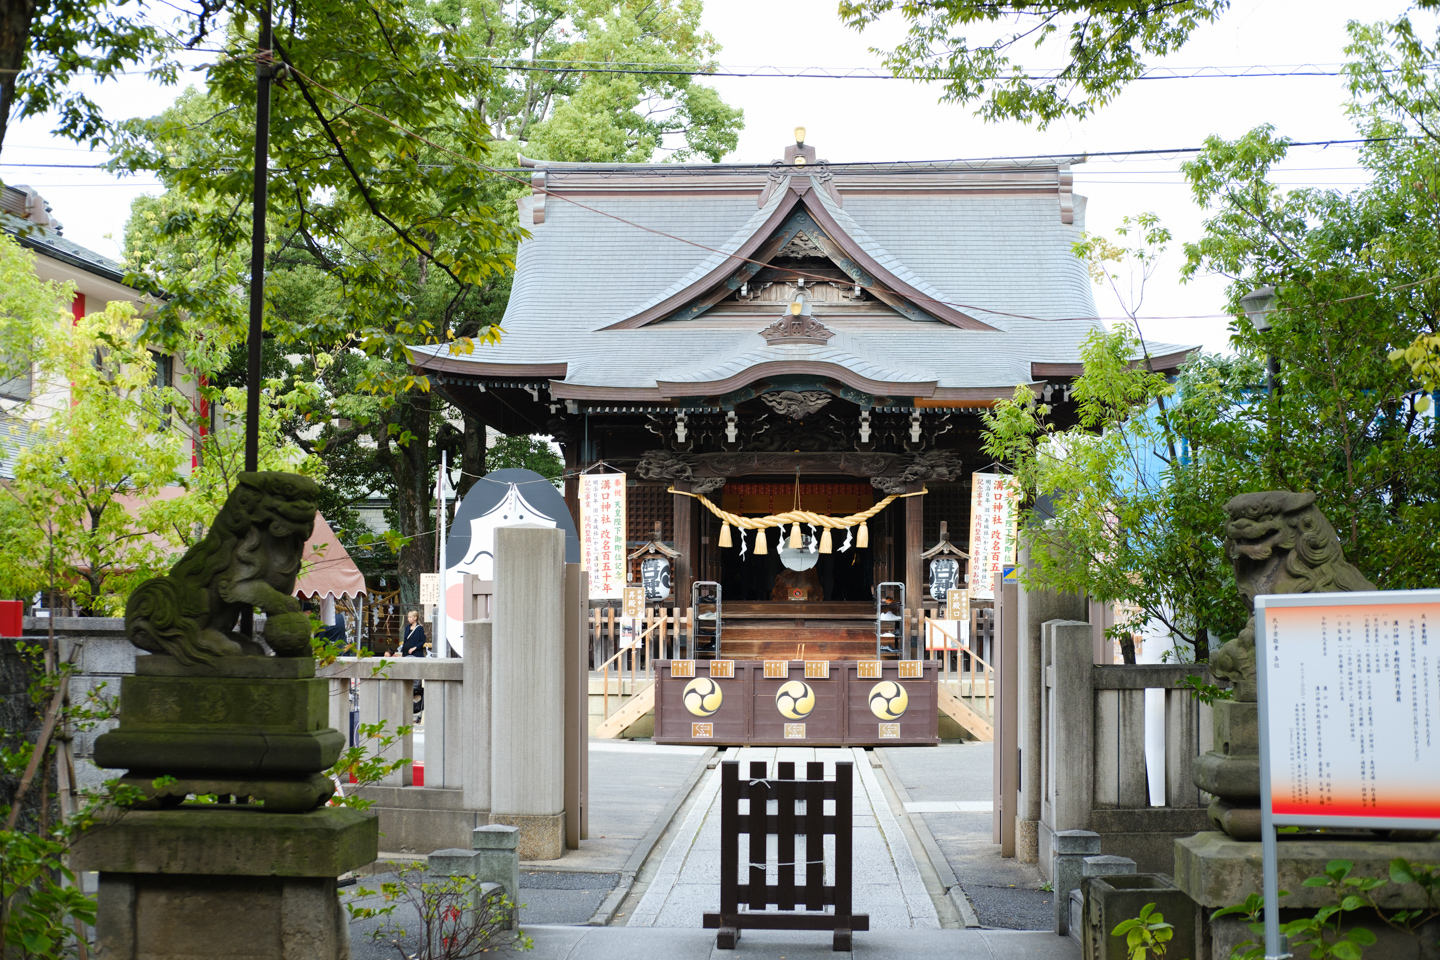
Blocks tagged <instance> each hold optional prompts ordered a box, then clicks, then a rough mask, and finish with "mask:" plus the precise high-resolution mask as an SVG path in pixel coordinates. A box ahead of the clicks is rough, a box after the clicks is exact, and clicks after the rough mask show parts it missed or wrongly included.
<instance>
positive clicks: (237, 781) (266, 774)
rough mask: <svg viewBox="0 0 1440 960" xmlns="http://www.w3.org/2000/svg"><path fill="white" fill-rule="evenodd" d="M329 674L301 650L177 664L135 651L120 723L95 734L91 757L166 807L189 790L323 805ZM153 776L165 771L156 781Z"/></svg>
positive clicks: (332, 737)
mask: <svg viewBox="0 0 1440 960" xmlns="http://www.w3.org/2000/svg"><path fill="white" fill-rule="evenodd" d="M328 697H329V682H328V681H326V680H320V679H316V678H315V661H314V660H313V659H311V658H309V657H303V658H293V657H224V658H221V659H219V660H217V661H216V663H215V664H214V665H213V666H203V665H200V666H186V665H185V664H182V663H181V662H180V661H179V660H176V659H175V658H174V657H168V656H163V655H159V654H155V655H151V656H148V657H137V658H136V661H135V674H134V675H133V676H128V677H125V678H124V679H123V680H121V682H120V726H119V727H118V728H117V729H115V730H112V731H111V732H109V733H106V734H103V735H101V736H100V737H98V738H97V739H96V740H95V762H96V763H97V764H99V765H100V766H102V767H118V768H121V769H125V770H127V771H128V772H127V773H126V775H125V776H124V777H122V778H121V782H123V783H126V784H128V785H130V786H133V787H137V788H139V789H140V790H142V791H144V792H145V793H146V794H148V795H149V796H150V798H151V799H150V802H149V803H147V804H145V805H146V806H150V807H162V806H175V805H177V804H180V803H182V802H183V801H184V800H185V798H186V796H187V795H189V794H197V795H198V794H219V795H222V796H236V797H246V798H249V799H251V800H257V801H263V803H264V805H265V807H266V809H267V810H270V811H272V812H274V811H281V812H291V813H300V812H303V811H306V810H313V809H315V808H316V807H318V806H320V805H321V804H323V803H324V802H325V801H326V800H328V799H329V798H330V796H331V795H332V794H333V793H334V792H335V785H334V784H333V783H331V781H330V780H329V779H328V778H326V777H325V776H323V775H322V774H321V773H320V771H323V770H325V769H326V768H327V767H329V766H330V765H331V764H333V763H334V762H335V761H336V759H337V758H338V757H339V756H340V751H341V750H342V749H343V748H344V746H345V737H344V735H343V734H341V733H340V732H339V731H337V730H332V729H330V727H329V717H330V711H329V699H328ZM159 777H167V778H174V780H173V782H171V783H169V785H167V786H163V787H159V788H157V787H155V786H154V785H153V784H154V781H155V780H156V779H157V778H159Z"/></svg>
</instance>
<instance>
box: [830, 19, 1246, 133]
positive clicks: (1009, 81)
mask: <svg viewBox="0 0 1440 960" xmlns="http://www.w3.org/2000/svg"><path fill="white" fill-rule="evenodd" d="M1229 7H1230V0H1186V2H1183V3H1173V2H1168V0H1141V2H1121V0H1041V2H1038V3H1032V2H1024V0H1002V2H998V3H995V2H987V0H941V2H937V3H921V2H916V0H901V2H896V0H841V3H840V18H841V20H842V21H844V22H845V23H846V24H847V25H849V26H851V27H854V28H855V29H856V30H864V29H865V28H866V27H868V26H869V25H870V24H872V23H874V22H875V21H877V20H879V19H880V18H881V17H883V16H886V15H887V14H890V13H892V12H896V11H898V13H899V14H900V16H901V17H903V18H904V19H905V20H906V21H908V23H909V30H908V33H907V35H906V38H905V40H904V41H903V42H902V43H900V44H899V45H898V46H896V47H895V48H894V49H893V50H889V51H882V50H872V52H874V53H878V54H881V55H882V56H883V57H884V63H885V66H886V67H888V68H889V69H890V71H891V72H892V73H894V74H895V76H897V77H908V78H910V79H913V80H932V81H933V80H938V81H942V82H943V83H944V84H945V88H944V89H945V93H944V95H943V97H942V100H945V101H950V102H954V103H972V102H978V103H979V106H978V109H977V110H976V112H977V113H978V114H979V115H980V116H982V117H984V118H985V119H987V120H1002V119H1012V120H1020V121H1022V122H1025V123H1030V124H1034V125H1035V126H1036V127H1038V128H1039V129H1042V130H1043V129H1045V128H1046V127H1047V126H1049V125H1050V123H1052V122H1053V121H1055V120H1058V119H1060V118H1062V117H1076V118H1083V117H1086V116H1089V115H1090V114H1092V113H1094V112H1095V111H1096V110H1098V109H1099V108H1101V107H1103V106H1104V105H1105V104H1107V103H1109V102H1110V101H1111V100H1113V99H1115V97H1116V96H1118V95H1119V93H1120V91H1121V90H1123V89H1124V88H1125V85H1126V84H1127V83H1129V82H1130V81H1132V80H1134V79H1135V78H1136V77H1138V76H1140V74H1141V73H1143V72H1144V69H1145V63H1144V57H1146V56H1164V55H1165V54H1168V53H1171V52H1173V51H1175V50H1178V49H1179V48H1180V47H1181V46H1183V45H1184V44H1185V42H1186V40H1188V39H1189V37H1190V34H1191V33H1192V32H1193V31H1194V30H1195V28H1196V27H1198V26H1200V25H1202V24H1204V23H1209V22H1211V21H1213V20H1215V19H1217V18H1218V17H1219V16H1220V15H1221V14H1222V13H1224V12H1225V11H1226V10H1227V9H1229ZM995 25H1000V26H999V28H998V31H997V30H996V27H995ZM1062 29H1063V30H1064V32H1063V33H1062ZM972 32H974V33H979V34H980V35H982V36H986V37H989V36H992V35H995V34H996V33H997V32H998V34H999V36H998V39H995V40H993V41H989V42H986V41H984V40H981V41H978V42H977V41H973V40H972V39H971V34H972ZM1027 43H1028V45H1029V46H1031V47H1033V48H1034V49H1035V50H1036V51H1037V53H1036V54H1035V60H1034V61H1032V63H1033V62H1036V61H1038V62H1040V63H1045V64H1049V63H1053V62H1054V61H1055V59H1056V58H1057V57H1059V58H1061V59H1063V60H1064V61H1065V66H1064V67H1063V68H1061V69H1060V70H1059V71H1058V72H1057V73H1055V74H1054V75H1053V76H1049V77H1045V78H1041V77H1038V76H1033V75H1029V74H1028V73H1027V70H1026V67H1025V66H1024V64H1023V63H1022V62H1021V61H1020V60H1019V58H1018V57H1019V55H1018V54H1015V53H1014V51H1016V50H1018V49H1020V48H1021V47H1022V46H1023V45H1025V44H1027ZM1041 51H1044V52H1041Z"/></svg>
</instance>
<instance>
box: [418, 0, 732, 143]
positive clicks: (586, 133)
mask: <svg viewBox="0 0 1440 960" xmlns="http://www.w3.org/2000/svg"><path fill="white" fill-rule="evenodd" d="M701 11H702V4H701V3H700V2H699V0H658V2H657V0H523V2H520V3H518V4H517V3H501V2H499V0H441V2H440V3H438V4H437V6H436V8H435V16H436V19H437V20H440V21H442V22H449V23H453V24H456V25H457V26H458V27H459V28H460V29H462V30H464V31H466V32H468V33H470V34H471V35H473V36H474V37H475V39H476V40H477V42H478V43H479V44H480V45H481V46H482V47H483V48H484V49H485V50H486V51H487V52H488V55H489V56H490V57H491V58H494V59H496V60H499V61H501V62H502V63H508V64H510V66H509V68H506V67H501V66H497V67H496V68H495V74H494V83H493V84H492V85H491V86H490V87H489V88H488V89H487V90H486V91H485V94H484V99H483V100H482V101H481V102H480V104H479V106H480V109H481V110H482V111H483V113H484V117H485V120H486V122H487V123H488V124H489V128H490V133H491V135H492V136H493V137H494V138H495V139H496V140H497V141H500V144H497V147H498V152H500V153H503V154H505V155H510V154H511V152H512V151H518V152H523V153H525V155H527V156H530V157H535V158H537V159H542V160H569V161H587V162H602V163H645V162H649V161H651V160H653V159H655V158H656V156H657V154H658V155H663V157H664V158H665V159H668V160H694V159H708V160H710V161H711V162H718V161H719V160H720V158H721V157H723V156H724V155H725V154H727V153H729V152H730V151H732V150H734V149H735V146H736V144H737V143H738V142H739V132H740V128H741V126H742V125H743V123H744V115H743V113H742V111H740V110H738V109H736V108H734V107H731V106H729V105H728V104H726V103H725V102H724V101H723V100H722V99H721V98H720V95H719V94H718V93H717V92H716V91H715V89H714V88H713V87H709V86H706V85H705V84H703V83H700V82H699V81H698V80H697V79H696V78H695V77H693V76H690V75H687V74H669V75H666V74H663V73H623V74H621V73H604V72H596V71H594V70H588V71H587V70H586V69H584V67H583V66H578V64H590V65H606V64H613V65H615V66H617V67H623V68H627V69H630V68H633V69H636V70H645V69H646V68H656V67H659V68H664V67H680V68H682V69H687V70H689V69H695V68H703V67H708V66H713V65H714V63H715V60H714V58H715V56H716V54H717V53H718V52H719V49H720V47H719V45H718V44H717V43H716V42H715V39H714V37H712V36H711V35H710V34H709V33H707V32H705V31H704V30H702V29H701V28H700V14H701ZM523 61H541V62H540V63H535V64H533V65H531V66H528V67H527V65H526V64H525V63H523ZM567 64H576V65H577V66H567ZM501 144H504V145H501Z"/></svg>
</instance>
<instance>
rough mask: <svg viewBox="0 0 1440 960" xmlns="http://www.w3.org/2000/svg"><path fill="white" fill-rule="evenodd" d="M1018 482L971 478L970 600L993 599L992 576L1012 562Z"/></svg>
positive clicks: (1004, 478)
mask: <svg viewBox="0 0 1440 960" xmlns="http://www.w3.org/2000/svg"><path fill="white" fill-rule="evenodd" d="M1019 506H1020V481H1018V480H1016V479H1015V478H1014V477H1012V476H1010V475H1008V474H1002V473H976V474H972V475H971V478H970V598H971V599H972V600H994V599H995V574H997V573H1001V572H1003V570H1004V568H1005V565H1006V564H1011V563H1014V562H1015V533H1016V523H1017V521H1018V519H1019Z"/></svg>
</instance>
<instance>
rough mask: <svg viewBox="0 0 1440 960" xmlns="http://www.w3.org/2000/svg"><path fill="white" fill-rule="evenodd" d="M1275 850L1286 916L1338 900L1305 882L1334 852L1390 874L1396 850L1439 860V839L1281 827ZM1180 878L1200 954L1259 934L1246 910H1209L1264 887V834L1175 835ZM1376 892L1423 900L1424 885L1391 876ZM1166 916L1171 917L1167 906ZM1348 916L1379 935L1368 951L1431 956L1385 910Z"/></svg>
mask: <svg viewBox="0 0 1440 960" xmlns="http://www.w3.org/2000/svg"><path fill="white" fill-rule="evenodd" d="M1277 852H1278V856H1279V859H1278V863H1277V867H1278V876H1279V882H1280V889H1281V890H1288V891H1290V895H1289V896H1287V897H1285V898H1284V899H1283V900H1282V901H1281V902H1282V904H1283V909H1282V910H1281V911H1280V918H1281V921H1282V922H1284V921H1288V920H1293V919H1296V918H1298V917H1301V916H1313V915H1314V913H1315V911H1316V910H1318V909H1319V908H1321V907H1327V906H1334V905H1335V903H1336V897H1335V893H1334V891H1333V890H1330V889H1328V888H1325V887H1307V886H1305V885H1304V882H1305V880H1307V879H1309V878H1310V877H1316V876H1320V875H1321V874H1323V873H1324V872H1325V865H1326V864H1327V863H1329V862H1330V861H1331V860H1349V861H1351V862H1352V863H1354V864H1355V867H1354V869H1353V870H1352V871H1351V873H1350V876H1352V877H1376V878H1388V877H1389V876H1390V861H1391V860H1393V859H1395V858H1396V857H1404V858H1405V859H1407V860H1409V861H1411V862H1412V863H1418V864H1435V863H1440V840H1429V841H1412V842H1397V841H1390V840H1380V839H1344V840H1338V839H1337V840H1331V839H1321V838H1319V837H1317V836H1315V835H1309V836H1305V835H1300V836H1285V835H1282V836H1281V838H1280V841H1279V844H1278V849H1277ZM1175 885H1176V886H1177V887H1179V888H1180V889H1181V890H1183V891H1184V892H1185V894H1186V895H1187V896H1188V897H1189V898H1190V900H1191V901H1192V902H1193V903H1194V904H1195V926H1196V930H1197V935H1198V940H1197V946H1196V955H1195V960H1228V958H1229V956H1230V951H1231V950H1232V949H1233V948H1234V947H1235V946H1236V945H1237V944H1239V943H1240V942H1241V941H1244V940H1251V939H1254V937H1255V935H1254V934H1253V933H1251V932H1250V930H1249V929H1248V928H1247V927H1246V925H1245V923H1244V921H1243V918H1237V917H1224V918H1222V919H1221V920H1219V921H1215V922H1211V920H1210V914H1212V913H1213V912H1214V911H1215V910H1216V909H1217V908H1219V907H1228V906H1232V905H1234V904H1238V903H1243V902H1244V901H1245V898H1246V897H1248V896H1249V895H1250V894H1252V893H1260V892H1261V855H1260V844H1259V842H1258V841H1257V842H1243V841H1240V840H1236V839H1234V838H1233V837H1230V836H1227V835H1226V834H1224V833H1219V832H1210V833H1197V834H1196V835H1195V836H1193V837H1186V838H1184V839H1183V840H1177V841H1175ZM1375 896H1376V901H1377V903H1378V904H1379V905H1380V907H1381V908H1382V909H1384V910H1403V909H1414V908H1422V907H1424V906H1425V897H1424V892H1423V891H1422V890H1421V889H1420V888H1419V886H1418V885H1416V884H1408V885H1403V886H1402V885H1397V884H1393V883H1387V884H1385V885H1384V886H1382V887H1379V888H1378V889H1376V891H1375ZM1166 919H1167V920H1169V919H1170V917H1169V916H1168V913H1167V916H1166ZM1346 922H1347V924H1353V925H1358V926H1364V927H1365V928H1367V929H1368V930H1370V932H1371V933H1374V934H1375V935H1376V936H1377V937H1379V938H1380V942H1379V943H1377V944H1376V945H1375V946H1374V947H1370V948H1368V949H1367V950H1366V956H1370V955H1371V954H1373V955H1374V956H1377V957H1386V958H1387V960H1389V958H1397V960H1398V958H1409V957H1415V958H1421V957H1427V956H1430V954H1425V953H1422V952H1419V949H1418V945H1417V944H1416V942H1415V941H1414V940H1413V939H1412V938H1410V937H1409V936H1406V935H1404V934H1400V933H1398V932H1396V931H1393V930H1391V929H1390V928H1389V927H1388V926H1387V925H1386V924H1385V922H1384V920H1382V919H1381V918H1379V917H1375V916H1373V915H1370V916H1367V915H1365V914H1364V913H1363V912H1361V911H1356V912H1354V913H1350V914H1347V915H1346ZM1432 939H1433V938H1432Z"/></svg>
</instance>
